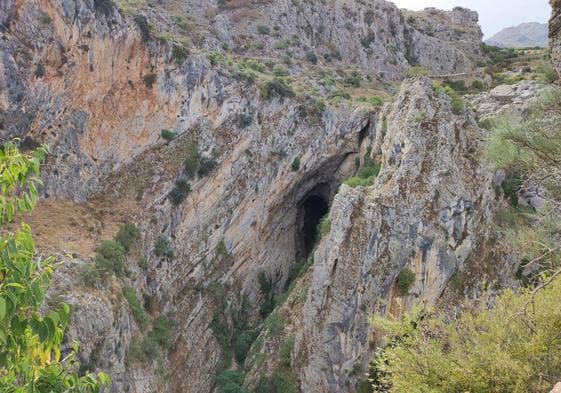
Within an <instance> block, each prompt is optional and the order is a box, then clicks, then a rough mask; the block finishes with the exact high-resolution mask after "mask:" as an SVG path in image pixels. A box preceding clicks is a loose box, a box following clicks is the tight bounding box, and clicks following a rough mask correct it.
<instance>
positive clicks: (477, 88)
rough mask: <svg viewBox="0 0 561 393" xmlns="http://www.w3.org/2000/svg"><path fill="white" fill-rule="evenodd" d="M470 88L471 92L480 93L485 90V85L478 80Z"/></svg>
mask: <svg viewBox="0 0 561 393" xmlns="http://www.w3.org/2000/svg"><path fill="white" fill-rule="evenodd" d="M470 88H471V89H472V90H475V91H482V90H485V84H484V83H483V81H480V80H479V79H477V80H474V81H473V82H472V83H471V86H470Z"/></svg>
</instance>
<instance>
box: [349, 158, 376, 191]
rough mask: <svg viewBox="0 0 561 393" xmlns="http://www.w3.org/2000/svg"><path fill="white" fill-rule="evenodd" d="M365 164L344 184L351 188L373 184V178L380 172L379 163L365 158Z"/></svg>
mask: <svg viewBox="0 0 561 393" xmlns="http://www.w3.org/2000/svg"><path fill="white" fill-rule="evenodd" d="M365 164H366V165H365V166H364V167H363V168H360V169H359V170H358V172H357V174H356V176H354V177H351V178H350V179H347V180H346V181H345V182H344V184H346V185H347V186H349V187H351V188H355V187H368V186H371V185H372V184H374V180H376V177H378V174H379V173H380V169H381V164H379V163H375V162H371V161H368V162H367V160H365Z"/></svg>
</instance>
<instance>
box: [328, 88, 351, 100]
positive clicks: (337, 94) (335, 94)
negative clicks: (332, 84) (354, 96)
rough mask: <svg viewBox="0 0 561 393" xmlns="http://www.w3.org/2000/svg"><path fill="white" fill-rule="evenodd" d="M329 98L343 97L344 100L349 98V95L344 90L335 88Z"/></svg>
mask: <svg viewBox="0 0 561 393" xmlns="http://www.w3.org/2000/svg"><path fill="white" fill-rule="evenodd" d="M329 98H331V99H333V98H343V99H345V100H350V99H351V95H350V94H349V93H347V92H346V91H344V90H335V91H333V92H332V93H331V94H330V95H329Z"/></svg>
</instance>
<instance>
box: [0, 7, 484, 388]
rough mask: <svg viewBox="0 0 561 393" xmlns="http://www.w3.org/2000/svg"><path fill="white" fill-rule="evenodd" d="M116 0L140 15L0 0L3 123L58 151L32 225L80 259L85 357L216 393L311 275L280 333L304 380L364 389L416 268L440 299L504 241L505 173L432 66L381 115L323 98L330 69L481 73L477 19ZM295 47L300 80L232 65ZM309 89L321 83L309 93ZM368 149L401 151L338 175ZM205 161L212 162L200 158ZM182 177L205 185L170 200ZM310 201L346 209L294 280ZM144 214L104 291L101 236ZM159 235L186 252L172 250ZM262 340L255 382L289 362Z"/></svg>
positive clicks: (77, 309)
mask: <svg viewBox="0 0 561 393" xmlns="http://www.w3.org/2000/svg"><path fill="white" fill-rule="evenodd" d="M117 3H118V5H119V6H120V7H121V11H119V10H118V8H117V7H115V6H113V5H112V2H110V1H102V0H95V1H90V0H76V1H62V0H33V1H20V0H6V1H3V2H2V3H1V4H0V24H1V27H0V35H1V37H0V38H1V39H0V50H1V58H0V132H1V134H2V137H4V138H9V137H15V136H20V137H23V138H25V139H24V141H23V145H24V146H25V147H32V146H33V145H34V144H35V143H38V142H45V143H48V144H50V145H51V147H52V155H51V157H50V158H49V162H48V163H47V166H46V171H45V175H44V180H45V187H44V190H43V193H44V197H45V201H43V202H42V204H40V206H39V207H38V211H37V214H36V215H35V216H32V217H29V220H30V222H31V224H32V226H33V228H37V229H36V230H37V231H38V232H39V233H38V234H37V235H38V238H39V240H40V241H39V246H40V247H42V250H43V251H45V252H47V251H48V252H52V250H55V251H57V252H61V253H66V254H72V255H73V257H72V259H71V260H70V261H68V262H67V264H66V265H65V266H64V267H63V268H61V271H60V272H59V275H58V277H57V280H56V285H55V288H53V293H52V294H51V295H52V296H53V297H54V296H62V297H63V298H64V299H66V300H68V301H69V302H70V303H71V304H73V306H74V319H73V326H72V328H71V330H70V336H71V337H72V338H78V339H79V340H80V341H81V342H82V343H83V344H82V353H81V358H82V360H83V363H84V364H85V365H86V366H88V367H90V368H97V369H104V370H106V371H108V372H109V373H110V374H111V376H112V378H113V385H112V387H111V390H112V391H113V392H123V391H128V392H135V393H140V392H183V393H186V392H193V393H194V392H211V391H213V389H214V383H215V373H216V371H217V370H218V369H220V368H221V367H223V366H224V364H225V363H226V362H225V361H227V360H230V359H231V358H232V353H231V348H229V347H228V346H229V345H230V344H231V342H232V340H233V339H235V335H236V334H240V331H239V326H240V325H243V328H244V329H246V330H257V329H260V328H261V327H262V326H263V324H262V323H263V314H264V313H263V312H262V310H263V305H264V304H266V302H267V301H269V300H271V298H272V296H274V295H280V294H283V293H285V292H286V290H287V288H288V287H289V286H290V285H291V284H292V285H294V286H295V290H293V291H291V292H290V295H289V299H288V300H287V302H286V303H285V304H284V306H282V307H280V309H279V311H278V312H282V313H285V314H286V315H287V319H288V321H287V323H286V326H285V328H284V329H280V330H282V333H281V334H282V335H284V336H288V335H294V337H295V347H294V352H293V357H292V359H291V363H292V364H291V365H292V368H293V370H295V371H294V373H295V374H294V375H295V378H296V379H297V381H298V385H299V386H300V388H301V391H303V392H344V391H349V392H353V391H355V385H356V382H357V381H358V380H359V379H360V378H361V377H362V375H361V373H360V370H364V369H365V367H366V364H367V361H368V358H369V356H370V355H371V353H372V350H373V346H372V345H373V344H372V343H374V338H373V336H372V335H373V332H371V331H370V329H369V327H368V323H367V317H368V315H369V313H371V312H374V311H377V310H382V311H384V310H385V311H391V312H398V311H399V308H400V307H401V306H400V305H399V302H398V301H397V300H395V289H394V283H395V278H396V276H397V274H398V273H399V272H400V270H401V269H402V268H403V267H404V266H410V267H411V268H412V269H413V270H414V271H415V273H416V276H417V283H416V285H415V288H414V291H413V293H414V294H415V295H416V296H418V297H422V298H425V299H427V300H428V301H434V300H436V299H437V298H438V297H439V296H440V295H441V293H442V291H443V290H444V288H445V287H446V284H447V282H448V281H449V279H450V277H451V276H452V275H453V274H454V273H455V272H456V271H459V270H462V269H463V268H464V265H466V264H468V262H467V261H468V260H469V257H470V256H472V254H473V253H474V252H475V251H476V250H477V249H478V247H479V245H480V243H481V242H482V241H483V240H484V239H485V236H486V232H485V228H486V221H485V217H486V215H487V214H490V213H491V212H492V206H491V200H492V196H493V195H492V187H491V175H490V173H488V172H487V171H485V170H484V169H483V168H481V166H480V165H479V164H478V161H477V160H476V159H475V158H474V155H475V154H477V149H478V146H477V143H476V141H477V140H478V136H479V133H480V132H481V130H480V129H479V127H478V126H477V125H476V123H475V122H474V120H473V119H472V117H471V115H469V114H468V113H460V114H454V113H453V112H452V111H451V107H450V102H449V100H448V99H447V98H446V97H444V96H443V95H440V94H437V93H435V92H434V91H433V89H432V86H431V85H430V82H429V81H428V80H424V79H418V80H411V81H408V82H407V83H406V84H405V85H404V86H403V87H402V89H401V92H400V93H399V95H398V96H397V98H396V101H395V102H394V104H392V105H390V106H388V107H387V108H386V109H385V110H384V111H382V112H381V111H380V110H379V109H375V108H373V107H372V106H368V105H362V104H359V103H357V102H353V101H346V102H343V103H337V102H331V103H330V104H328V105H325V103H324V102H323V98H325V97H324V96H322V94H324V91H323V90H321V88H322V87H321V85H320V84H319V83H316V82H315V80H314V79H313V76H314V75H315V74H321V73H322V72H326V70H327V71H332V70H331V69H330V68H329V67H332V66H333V67H347V68H351V69H353V70H355V69H356V70H360V71H361V72H364V73H365V75H367V76H368V78H370V80H377V81H378V82H379V83H381V84H382V83H386V82H387V81H388V80H390V79H400V78H401V77H402V76H403V74H404V73H405V71H406V70H407V69H408V68H409V67H410V66H411V65H416V64H420V65H424V66H427V67H428V68H430V69H431V70H432V71H433V72H435V73H449V72H462V71H466V70H469V69H471V68H472V67H473V62H474V60H476V58H477V55H475V56H473V55H474V53H475V52H474V51H475V48H476V47H477V48H478V46H479V40H480V37H481V35H480V31H479V28H478V27H477V26H476V22H477V17H476V15H474V14H473V13H470V12H469V11H466V10H459V9H458V10H454V11H453V12H452V13H443V14H439V15H440V17H442V18H443V21H445V22H444V23H445V24H446V23H452V24H453V26H456V25H463V26H464V27H465V26H469V27H470V29H471V30H469V32H467V33H466V34H467V36H469V38H468V39H466V38H465V37H464V38H461V37H456V36H455V35H452V34H451V33H450V31H452V30H453V29H454V28H453V27H449V28H447V29H443V30H438V31H437V32H436V33H435V34H432V33H431V34H427V31H426V30H427V27H426V26H425V23H426V20H425V19H423V18H424V17H423V15H422V14H420V16H418V17H415V21H416V22H413V20H410V21H407V20H406V18H405V17H404V16H403V13H402V12H400V11H399V10H398V9H397V8H395V6H393V5H392V4H390V3H387V2H385V1H381V0H376V1H374V2H369V4H368V5H364V4H362V2H359V1H356V2H355V1H350V2H349V1H345V2H343V1H338V0H332V1H326V2H300V3H299V4H297V5H295V3H294V2H293V1H288V0H287V1H279V2H270V1H259V2H244V1H230V2H226V3H225V5H217V4H216V2H215V1H186V2H182V3H181V4H177V2H174V1H162V2H159V3H158V6H157V7H156V6H155V7H152V8H150V7H144V8H141V9H131V5H130V4H129V2H126V1H123V2H117ZM134 3H135V4H137V3H141V2H134ZM427 12H428V11H427ZM410 22H411V23H410ZM295 32H296V35H297V37H291V35H292V34H294V33H295ZM169 37H171V38H169ZM286 40H289V41H290V42H287V41H286ZM472 40H473V41H474V42H471V41H472ZM296 41H298V42H296ZM475 41H477V42H475ZM187 48H190V52H189V51H187V50H186V49H187ZM288 52H290V56H291V59H292V60H291V62H290V65H289V64H286V67H287V69H288V72H289V75H290V78H292V79H293V83H294V84H295V85H298V86H297V87H296V88H295V89H294V92H292V91H287V90H283V89H284V87H283V85H282V84H280V85H279V84H274V83H273V84H269V83H268V82H271V80H273V78H271V77H270V76H263V75H261V74H262V73H261V72H260V71H258V70H257V71H255V70H253V71H255V72H254V73H247V72H245V71H246V70H242V71H244V72H241V71H240V69H236V67H235V66H236V64H238V63H240V62H241V61H242V60H243V61H246V60H247V59H252V60H255V59H260V60H263V61H266V60H269V61H271V60H274V62H273V63H272V65H273V66H274V65H275V63H278V62H279V59H281V58H282V57H284V56H288V54H289V53H288ZM226 53H227V55H226ZM221 56H222V57H221ZM227 56H230V57H227ZM236 56H240V57H241V58H242V60H240V59H239V58H238V57H236ZM286 63H289V62H288V61H287V62H286ZM314 63H315V64H314ZM322 67H326V68H325V69H324V68H322ZM259 78H261V79H259ZM273 82H274V80H273ZM305 83H310V85H311V87H310V88H309V89H308V90H309V91H311V92H312V93H310V94H308V90H306V89H300V90H299V89H298V87H300V85H299V84H302V85H304V86H308V85H305ZM314 83H315V84H314ZM301 90H304V92H302V91H301ZM318 92H319V93H318ZM162 129H169V130H171V131H173V132H174V133H176V135H177V136H176V138H175V139H174V140H173V141H170V142H168V141H165V140H163V139H162V138H161V136H160V131H161V130H162ZM365 155H367V156H368V158H370V159H372V160H374V161H378V162H381V164H382V171H381V173H380V176H379V178H378V179H377V180H376V183H375V184H374V185H373V186H371V187H367V188H356V189H351V188H349V187H347V186H344V185H343V186H341V183H342V182H343V180H344V179H346V178H348V177H349V176H351V175H352V174H353V173H354V172H355V170H356V165H357V164H361V163H364V160H365V158H364V157H365ZM193 159H196V160H199V162H198V163H199V164H200V163H201V162H206V163H207V164H208V166H207V167H206V169H205V171H200V170H199V171H196V170H195V171H189V170H188V169H186V168H185V161H189V160H191V161H192V160H193ZM193 172H194V173H193ZM178 181H185V182H188V183H189V185H190V189H191V191H190V193H189V195H188V196H187V198H186V199H185V200H184V201H182V202H181V203H172V199H171V198H170V197H169V195H170V192H172V190H173V189H174V187H175V185H176V184H177V182H178ZM310 204H312V205H314V206H316V207H317V206H320V208H319V209H320V210H321V211H323V209H328V206H330V208H329V210H330V217H331V225H332V226H331V231H330V232H329V234H328V235H327V236H326V237H324V239H323V240H322V242H321V243H320V244H319V246H318V248H317V250H316V251H315V252H314V254H313V255H314V258H313V259H314V263H313V266H312V267H310V268H309V269H308V270H307V272H305V273H303V276H301V278H300V279H295V277H297V276H298V271H299V270H300V269H301V267H302V260H304V259H306V257H307V256H308V254H309V252H310V250H311V249H312V247H313V240H314V239H313V233H312V234H311V233H310V230H309V226H310V224H309V222H308V214H309V211H308V206H309V205H310ZM314 209H315V207H314ZM312 210H313V209H312ZM314 214H315V215H316V216H317V215H318V214H319V212H315V213H314ZM125 221H129V222H134V223H136V224H137V226H138V227H139V229H140V232H141V239H140V240H139V243H138V245H137V246H136V248H135V250H134V252H133V253H132V254H131V255H128V256H127V261H126V262H127V263H126V265H127V269H126V270H127V275H126V276H125V277H123V278H120V279H117V278H115V277H111V278H109V279H107V280H106V282H104V283H102V284H98V285H94V286H88V285H85V283H84V282H83V279H82V277H81V275H80V270H81V269H82V267H83V266H84V265H85V264H86V263H87V262H88V261H89V259H90V258H91V256H92V255H93V253H94V251H93V249H94V248H95V245H96V244H97V243H99V241H100V240H103V239H108V238H111V237H112V236H113V235H114V234H115V232H116V231H117V229H118V227H119V224H121V223H123V222H125ZM55 235H56V236H55ZM52 238H55V239H54V240H53V239H52ZM49 239H50V240H49ZM159 239H165V241H167V242H169V244H168V248H169V249H170V250H172V251H173V254H174V257H173V258H172V257H170V256H162V255H161V253H157V252H156V251H155V244H156V243H157V242H158V240H159ZM170 255H171V254H170ZM141 259H142V260H143V261H144V262H143V263H140V264H139V263H138V261H139V260H141ZM264 279H265V280H266V281H267V285H268V286H269V287H270V288H269V290H268V293H264V292H265V291H264V290H263V286H264V285H263V280H264ZM123 287H132V288H135V290H136V293H137V295H138V297H139V298H141V299H144V300H145V302H146V304H150V307H149V308H150V314H151V316H150V318H157V317H158V316H161V315H168V314H171V315H174V319H175V322H176V326H175V327H174V329H173V332H174V333H173V337H172V338H173V345H172V348H171V350H170V352H169V354H167V353H166V356H165V358H164V359H163V360H162V362H163V364H162V363H161V362H160V363H159V362H157V361H156V359H148V360H147V361H145V362H139V361H135V360H134V359H132V358H131V356H130V352H131V343H132V342H134V340H135V338H138V337H140V336H142V334H143V333H142V332H141V329H140V326H137V323H136V322H135V320H134V319H133V318H132V316H131V312H130V309H129V307H128V305H127V303H126V301H125V300H124V299H123V296H122V290H123ZM411 299H412V298H407V299H406V300H407V301H410V300H411ZM385 301H387V303H386V304H387V305H386V306H384V302H385ZM219 327H220V328H221V330H222V331H218V330H219V329H218V328H219ZM236 329H237V330H236ZM261 339H262V340H261V343H263V344H264V345H263V347H262V348H258V345H257V343H256V344H254V346H253V349H252V356H251V358H250V359H248V361H247V362H246V365H245V367H246V371H247V374H248V385H251V384H252V383H254V382H255V381H256V380H257V379H258V376H259V375H264V374H265V375H266V374H267V373H268V372H269V371H270V370H271V368H272V367H273V364H272V363H273V361H274V358H273V357H271V359H270V360H266V361H265V362H259V361H257V360H256V359H259V358H260V356H259V355H263V356H267V354H269V353H270V351H272V350H273V349H274V348H276V347H278V345H279V344H280V341H279V339H278V337H276V338H271V337H269V336H268V333H267V329H265V331H264V332H263V333H262V336H261ZM263 356H261V358H263ZM237 366H238V367H242V365H240V364H238V365H237ZM162 369H163V370H165V372H162ZM353 370H354V371H353ZM357 370H358V371H357Z"/></svg>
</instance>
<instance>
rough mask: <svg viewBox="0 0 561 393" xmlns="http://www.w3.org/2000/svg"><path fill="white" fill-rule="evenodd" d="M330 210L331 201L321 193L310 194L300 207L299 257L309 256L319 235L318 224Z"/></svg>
mask: <svg viewBox="0 0 561 393" xmlns="http://www.w3.org/2000/svg"><path fill="white" fill-rule="evenodd" d="M328 212H329V203H328V202H327V200H326V199H325V198H324V197H323V196H321V195H319V194H311V195H308V196H307V197H306V198H305V199H304V200H303V202H302V203H301V205H300V207H299V214H298V221H299V222H298V228H299V234H298V240H299V241H298V242H297V257H298V258H300V259H301V258H308V256H309V255H310V254H311V252H312V251H313V249H314V246H315V244H316V241H317V237H318V225H319V223H320V221H321V219H322V218H323V217H325V215H326V214H327V213H328Z"/></svg>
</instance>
